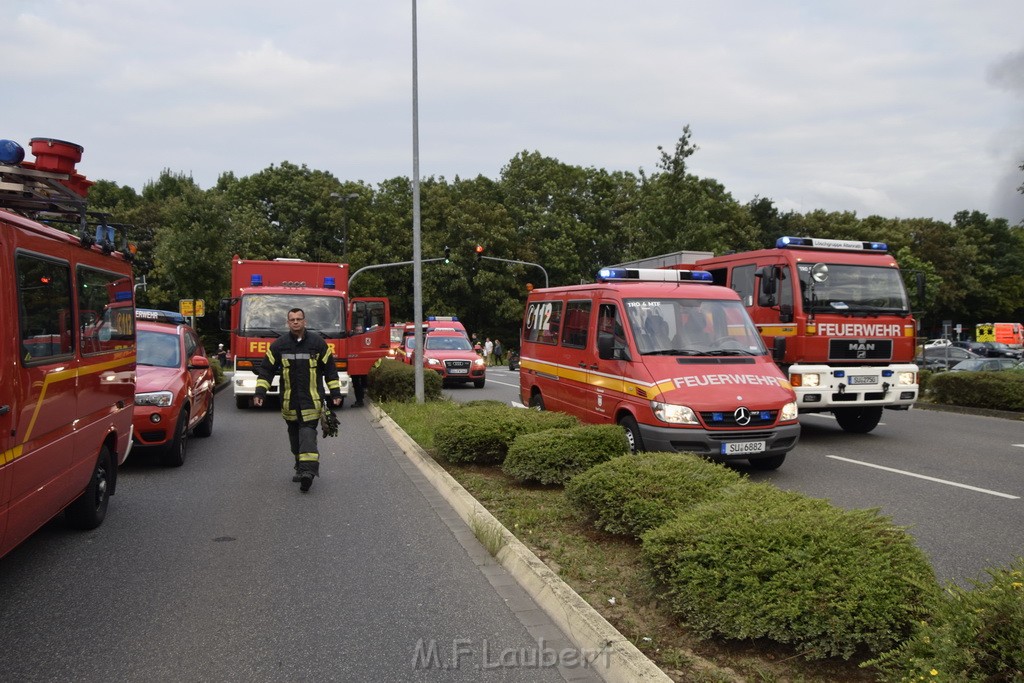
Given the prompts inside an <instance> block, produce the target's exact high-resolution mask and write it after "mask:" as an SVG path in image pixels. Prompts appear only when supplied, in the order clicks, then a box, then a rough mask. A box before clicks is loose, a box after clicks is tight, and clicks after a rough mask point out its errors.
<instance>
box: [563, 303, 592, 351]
mask: <svg viewBox="0 0 1024 683" xmlns="http://www.w3.org/2000/svg"><path fill="white" fill-rule="evenodd" d="M589 327H590V301H570V302H569V303H568V304H566V306H565V325H563V326H562V346H569V347H572V348H574V349H585V348H587V330H588V329H589Z"/></svg>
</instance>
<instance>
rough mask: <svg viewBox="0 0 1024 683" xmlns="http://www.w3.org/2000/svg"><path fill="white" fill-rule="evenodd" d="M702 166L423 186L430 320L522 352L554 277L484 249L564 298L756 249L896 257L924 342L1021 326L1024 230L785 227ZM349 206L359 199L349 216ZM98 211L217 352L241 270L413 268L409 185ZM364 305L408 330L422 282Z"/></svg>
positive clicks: (387, 275)
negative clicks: (949, 330)
mask: <svg viewBox="0 0 1024 683" xmlns="http://www.w3.org/2000/svg"><path fill="white" fill-rule="evenodd" d="M697 150H698V147H697V146H696V145H695V144H694V142H693V138H692V133H691V131H690V128H689V126H686V127H684V128H683V131H682V135H681V136H680V138H679V139H678V141H677V142H676V143H675V146H674V148H672V149H665V148H662V147H658V153H659V157H658V159H657V160H656V170H654V171H653V172H650V173H648V172H645V171H644V170H643V169H640V170H638V171H637V172H636V173H632V172H624V171H614V172H610V171H606V170H604V169H597V168H592V167H590V168H583V167H580V166H572V165H569V164H564V163H562V162H560V161H558V160H557V159H553V158H551V157H546V156H544V155H542V154H541V153H540V152H537V151H533V152H528V151H523V152H521V153H519V154H517V155H516V156H514V157H513V158H512V159H511V160H510V161H509V162H508V163H507V164H506V165H505V166H504V167H503V168H502V169H501V172H500V176H499V177H498V178H497V179H492V178H487V177H484V176H482V175H479V176H477V177H475V178H466V179H464V178H460V177H457V176H456V177H455V178H454V179H452V180H448V179H446V178H444V177H428V178H426V179H424V180H422V181H421V184H420V206H421V236H422V237H421V244H422V257H423V258H424V259H427V258H439V257H442V256H443V255H444V249H445V247H446V246H447V247H449V248H450V250H451V262H450V263H444V262H436V263H428V264H425V265H424V266H423V307H424V310H423V314H424V315H430V314H437V315H458V316H459V317H460V319H461V320H463V321H464V322H465V324H466V326H467V327H468V328H469V329H470V330H472V331H475V332H478V333H479V334H480V335H481V336H484V335H487V336H491V337H495V336H497V337H500V338H502V339H506V340H513V344H514V340H517V339H518V329H519V325H520V321H521V318H522V313H523V303H524V301H525V298H526V294H527V287H528V285H532V286H536V287H540V286H543V285H544V274H543V273H542V272H541V271H540V270H539V269H537V268H536V267H534V266H529V265H519V264H507V263H502V262H496V261H489V260H486V259H484V260H479V261H478V259H477V257H476V254H475V251H474V250H475V247H476V246H477V245H480V246H482V247H483V248H484V252H483V253H484V255H486V256H492V257H495V258H500V259H506V260H510V261H524V262H528V263H537V264H541V265H542V266H543V267H544V269H545V270H546V271H547V275H548V277H549V280H550V284H551V286H556V285H566V284H578V283H581V282H592V281H593V278H594V275H595V274H596V272H597V271H598V269H599V268H601V267H602V266H606V265H612V264H616V263H622V262H626V261H631V260H636V259H640V258H646V257H650V256H656V255H660V254H665V253H670V252H674V251H679V250H683V249H685V250H697V251H712V252H715V253H716V254H722V253H724V252H727V251H745V250H749V249H759V248H764V247H771V246H774V244H775V240H776V239H777V238H778V237H780V236H783V235H795V236H811V237H829V238H835V239H854V240H864V241H884V242H887V243H888V245H889V249H890V250H891V252H892V253H893V254H894V255H895V257H896V259H897V260H898V262H899V264H900V266H901V268H902V270H903V276H904V279H905V281H906V282H907V289H908V291H909V292H910V293H911V296H912V297H913V296H914V293H915V291H916V287H915V284H914V283H915V277H916V275H915V274H916V273H918V272H919V273H923V274H924V277H925V281H926V297H925V299H924V300H923V301H921V302H916V301H915V302H914V303H915V306H914V310H915V314H916V315H917V317H918V318H919V319H920V320H921V322H922V335H924V336H931V335H933V334H935V333H936V332H937V331H939V330H941V323H942V321H943V320H953V321H955V322H958V323H961V324H963V325H964V326H965V328H967V329H969V328H970V327H973V325H974V324H975V323H978V322H995V321H1024V268H1022V264H1024V224H1018V225H1010V224H1009V222H1008V221H1007V220H1006V219H1003V218H990V217H989V216H988V215H986V214H984V213H982V212H979V211H971V210H963V211H960V212H958V213H956V214H955V215H954V216H953V220H952V221H951V222H944V221H938V220H934V219H931V218H886V217H882V216H867V217H865V218H860V217H858V216H857V215H856V213H855V212H852V211H824V210H814V211H809V212H807V213H797V212H793V211H789V212H781V211H779V209H778V207H776V206H775V204H774V202H773V201H772V200H771V199H770V198H766V197H755V198H754V199H753V200H751V201H749V202H747V203H745V204H742V203H740V202H738V201H736V200H735V199H734V198H733V197H732V195H731V194H730V193H729V192H728V190H727V189H726V188H725V187H724V186H723V185H722V184H721V183H720V182H718V181H717V180H714V179H713V178H702V177H698V176H697V175H695V174H693V173H690V172H689V171H688V169H687V162H688V159H689V157H691V156H692V155H693V154H694V153H695V152H696V151H697ZM1021 170H1022V171H1024V165H1022V166H1021ZM1019 190H1020V191H1021V192H1022V193H1024V185H1022V186H1021V188H1019ZM332 195H335V196H332ZM349 195H355V196H354V197H351V198H350V199H347V200H345V201H342V200H339V197H348V196H349ZM89 203H90V210H93V211H101V212H105V213H108V214H110V215H111V216H112V220H114V221H117V222H121V223H128V224H131V225H132V226H133V228H132V231H131V234H130V235H129V238H130V239H131V240H132V241H134V242H135V243H136V244H137V245H138V246H139V255H140V259H139V261H138V263H137V269H136V277H137V278H141V276H143V275H145V277H146V282H147V288H146V290H145V291H142V290H140V291H139V293H138V299H139V305H140V306H147V307H153V308H170V309H177V302H178V300H179V299H182V298H197V299H204V300H205V301H206V302H207V317H206V318H205V319H204V320H202V321H201V322H199V323H198V327H199V328H200V331H201V332H203V333H204V334H205V335H206V336H207V337H208V338H209V337H212V336H216V332H217V329H218V328H217V320H216V315H214V312H215V310H216V302H217V301H218V300H219V299H221V298H223V297H227V296H229V295H230V259H231V256H232V255H233V254H238V255H240V256H241V257H243V258H247V259H271V258H275V257H279V256H280V257H291V258H302V259H306V260H311V261H328V262H337V261H340V260H341V255H342V253H343V251H344V253H345V254H346V256H345V261H346V262H348V263H350V264H351V267H352V272H354V271H355V270H357V269H359V268H361V267H363V266H367V265H374V264H381V263H395V262H401V261H409V260H411V259H412V254H413V246H412V216H413V207H412V183H411V181H410V179H409V178H406V177H396V178H391V179H388V180H385V181H383V182H381V183H379V184H377V185H376V186H372V185H370V184H368V183H365V182H363V181H349V180H340V179H338V178H336V177H334V176H333V175H332V174H331V173H328V172H325V171H319V170H315V169H310V168H307V167H306V166H305V165H296V164H293V163H291V162H288V161H284V162H282V163H281V164H279V165H271V166H270V167H268V168H266V169H264V170H262V171H260V172H258V173H255V174H253V175H250V176H246V177H241V178H239V177H237V176H236V175H235V174H234V173H232V172H226V173H224V174H222V175H221V176H220V177H219V178H218V180H217V182H216V184H215V185H214V186H213V187H211V188H209V189H206V190H203V189H201V188H200V187H199V186H198V185H196V183H195V182H194V181H193V180H192V178H191V177H190V176H188V175H185V174H183V173H178V172H174V171H172V170H170V169H164V170H163V171H162V172H161V173H160V176H159V177H158V178H157V179H156V180H154V181H151V182H149V183H147V184H146V185H145V186H144V187H143V188H142V191H141V192H137V191H136V190H135V189H133V188H131V187H129V186H120V185H118V184H117V183H116V182H113V181H109V180H101V181H99V182H97V183H96V184H95V185H94V186H93V188H92V190H91V192H90V195H89ZM346 228H347V229H346ZM343 237H344V238H346V239H345V240H344V241H345V242H347V244H344V245H343V244H342V241H343ZM352 289H353V292H352V293H353V295H354V296H387V297H390V299H391V302H392V318H393V319H394V320H412V319H413V292H412V267H411V266H403V267H395V268H383V269H375V270H371V271H367V272H365V273H363V274H361V275H360V276H359V278H358V279H357V281H356V282H355V283H354V286H353V288H352ZM506 345H507V346H510V344H508V342H506Z"/></svg>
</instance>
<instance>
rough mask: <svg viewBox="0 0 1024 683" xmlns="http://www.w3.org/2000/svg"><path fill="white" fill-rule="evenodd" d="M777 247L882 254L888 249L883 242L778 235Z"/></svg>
mask: <svg viewBox="0 0 1024 683" xmlns="http://www.w3.org/2000/svg"><path fill="white" fill-rule="evenodd" d="M775 247H776V248H777V249H792V248H794V247H798V248H804V249H832V250H835V251H874V252H878V253H880V254H884V253H886V252H887V251H889V245H888V244H886V243H885V242H858V241H857V240H833V239H826V238H822V237H780V238H779V239H777V240H776V241H775Z"/></svg>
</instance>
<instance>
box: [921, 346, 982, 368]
mask: <svg viewBox="0 0 1024 683" xmlns="http://www.w3.org/2000/svg"><path fill="white" fill-rule="evenodd" d="M974 358H984V356H980V355H978V354H976V353H974V352H972V351H968V350H967V349H961V348H960V347H958V346H938V347H932V348H927V347H925V349H924V351H923V352H922V353H921V355H919V356H918V357H917V358H916V359H914V362H915V363H917V365H918V367H920V368H922V369H924V370H932V371H936V372H941V371H943V370H949V369H950V368H952V367H953V366H954V365H956V364H957V363H959V362H961V361H965V360H969V359H974Z"/></svg>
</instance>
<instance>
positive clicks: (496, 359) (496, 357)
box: [494, 338, 505, 365]
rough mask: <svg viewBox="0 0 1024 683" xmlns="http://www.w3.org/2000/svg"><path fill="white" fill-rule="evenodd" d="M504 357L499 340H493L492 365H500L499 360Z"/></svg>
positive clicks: (503, 349) (503, 350)
mask: <svg viewBox="0 0 1024 683" xmlns="http://www.w3.org/2000/svg"><path fill="white" fill-rule="evenodd" d="M504 355H505V348H504V347H503V346H502V345H501V340H500V339H497V338H495V340H494V364H495V365H501V358H502V356H504Z"/></svg>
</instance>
